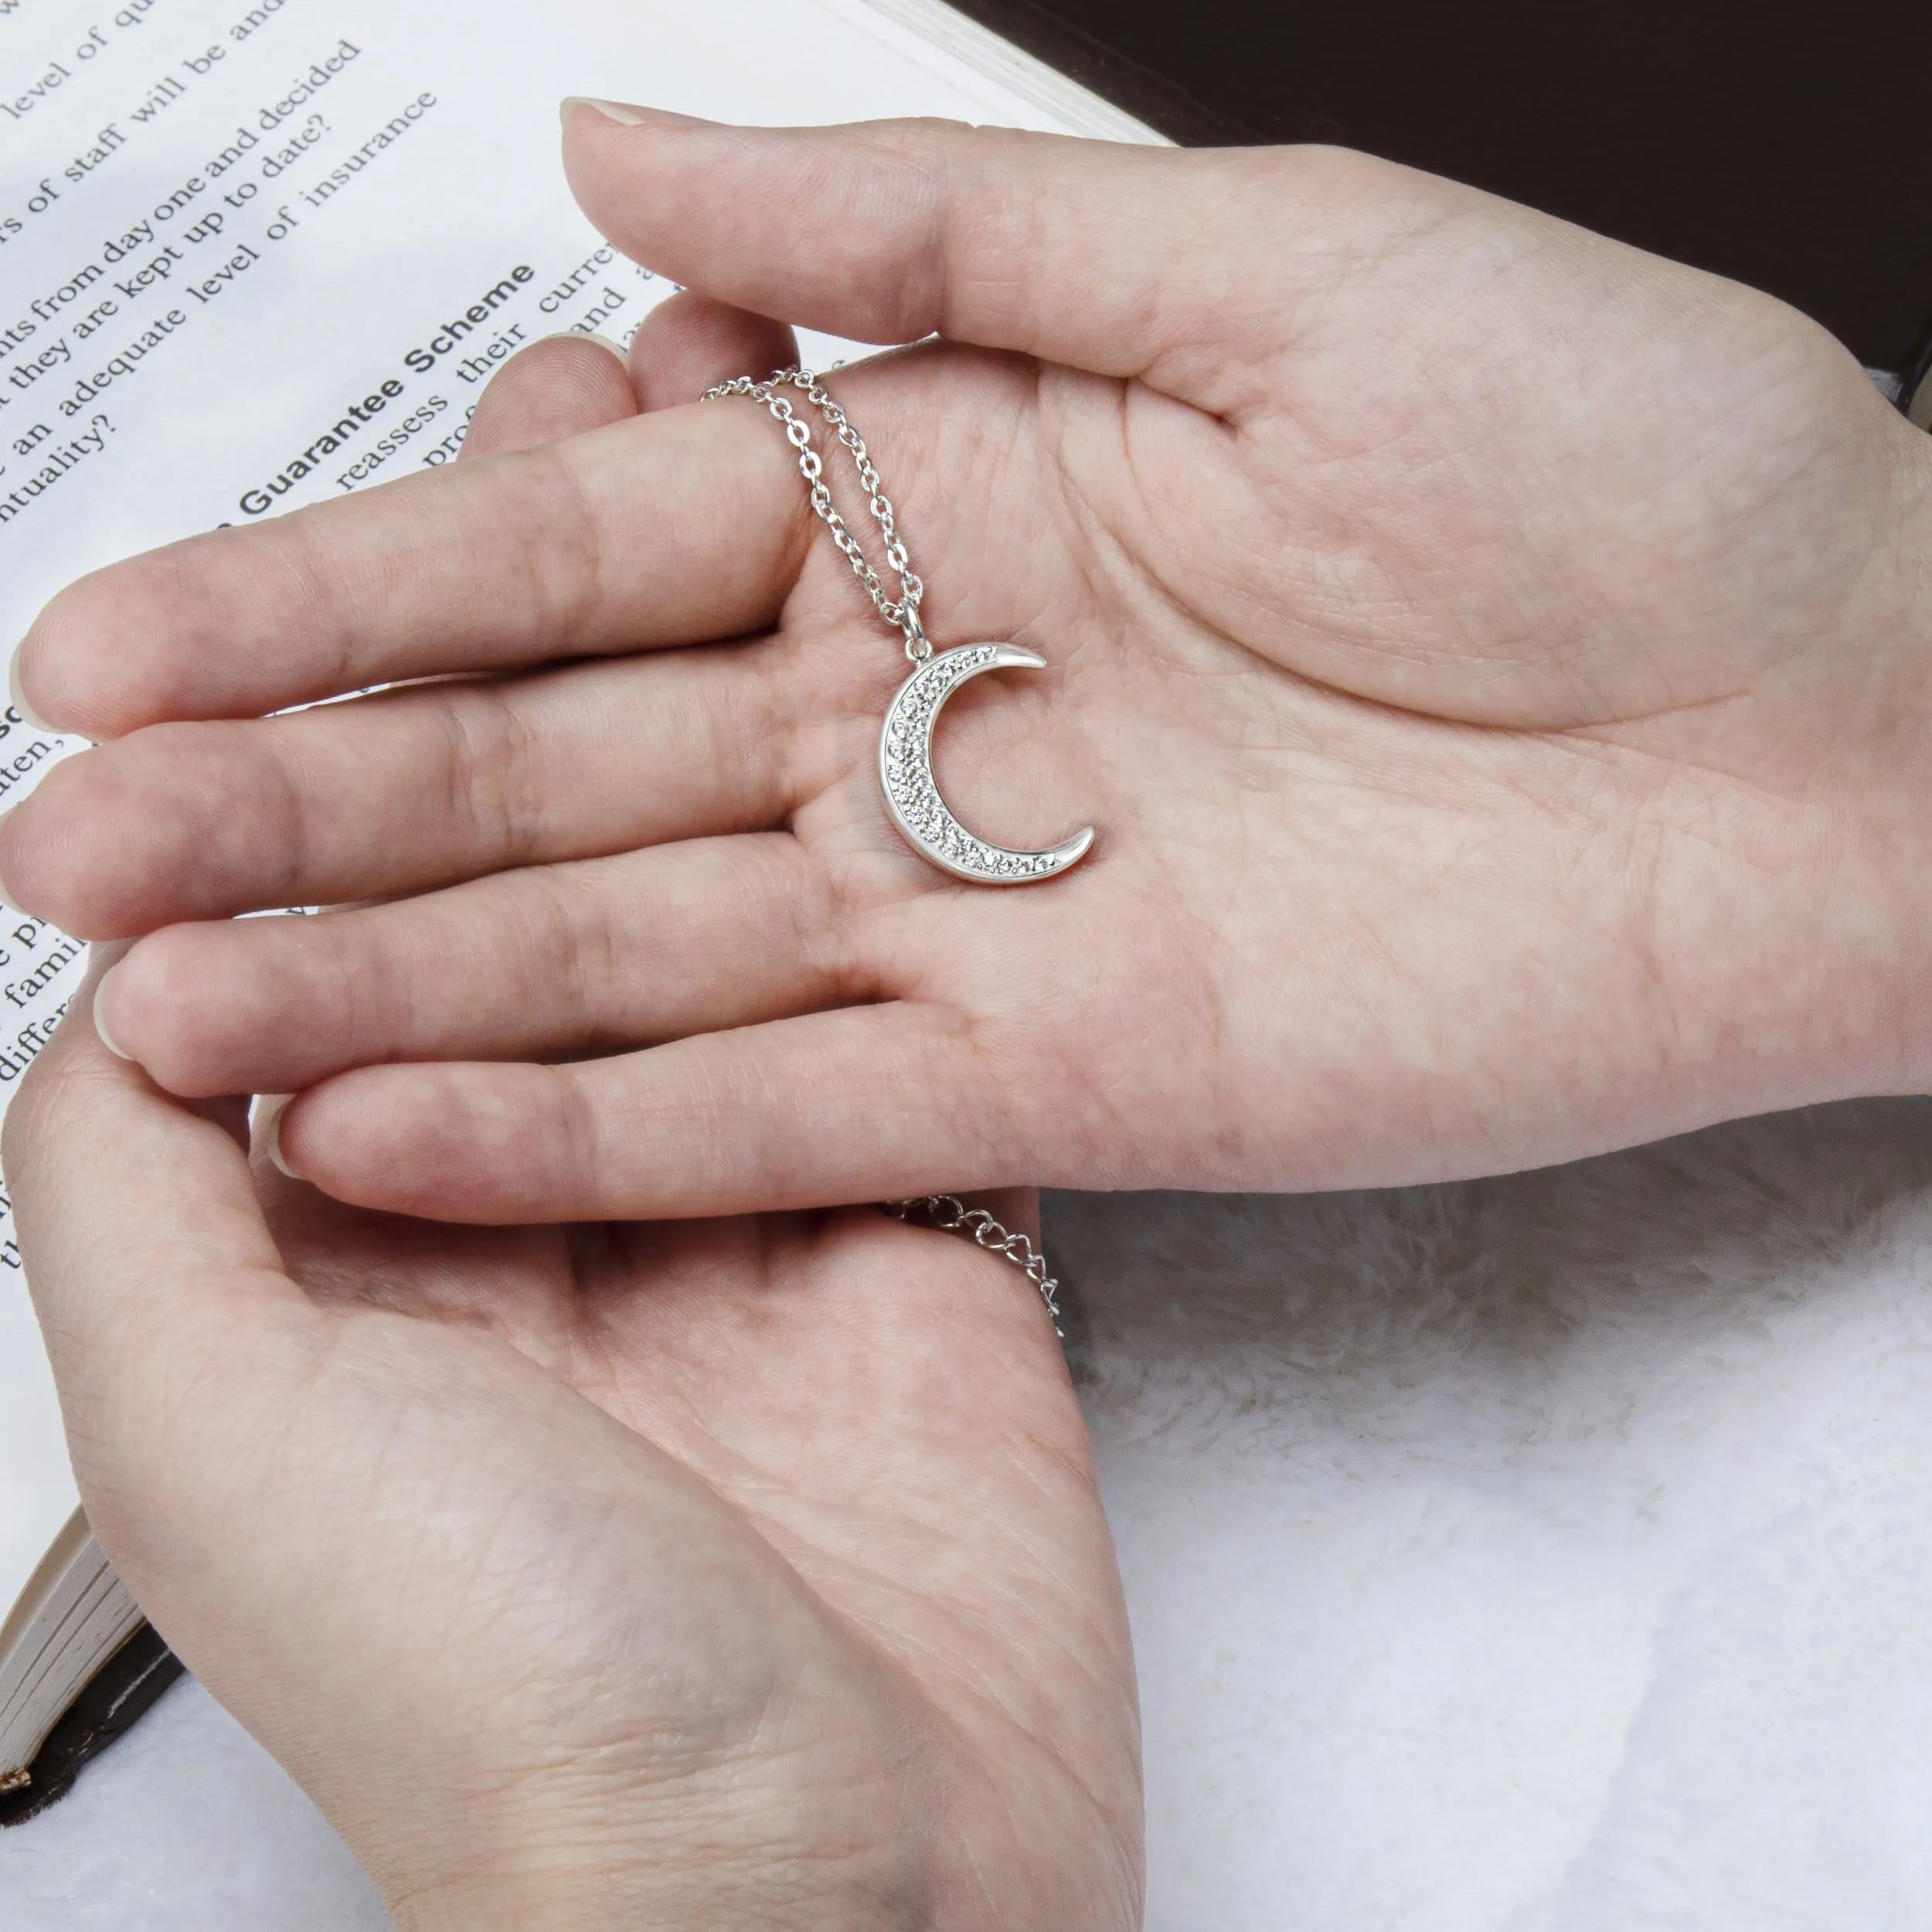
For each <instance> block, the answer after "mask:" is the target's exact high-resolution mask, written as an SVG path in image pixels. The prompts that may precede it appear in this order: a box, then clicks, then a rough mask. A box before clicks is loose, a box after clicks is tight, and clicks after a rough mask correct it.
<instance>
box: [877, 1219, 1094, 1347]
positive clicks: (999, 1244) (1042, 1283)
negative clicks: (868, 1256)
mask: <svg viewBox="0 0 1932 1932" xmlns="http://www.w3.org/2000/svg"><path fill="white" fill-rule="evenodd" d="M880 1205H881V1206H883V1208H884V1209H885V1210H886V1213H888V1214H889V1215H890V1216H892V1217H893V1219H894V1220H895V1221H907V1220H910V1219H911V1218H912V1217H913V1215H915V1214H923V1216H925V1217H926V1219H927V1224H928V1225H929V1226H932V1227H936V1228H938V1229H940V1230H941V1231H942V1232H943V1233H947V1234H970V1235H971V1236H972V1237H973V1239H974V1240H975V1241H977V1242H978V1243H979V1245H980V1246H981V1247H983V1248H985V1249H986V1250H988V1251H989V1252H990V1253H994V1254H1003V1255H1005V1257H1006V1258H1007V1260H1009V1261H1010V1262H1012V1264H1013V1265H1014V1267H1016V1268H1018V1269H1019V1270H1021V1271H1022V1273H1023V1274H1025V1275H1026V1278H1027V1280H1028V1281H1031V1282H1032V1284H1033V1286H1034V1287H1036V1288H1037V1289H1039V1298H1040V1299H1041V1300H1042V1301H1044V1302H1045V1303H1046V1312H1047V1314H1048V1315H1049V1317H1050V1318H1052V1321H1053V1332H1054V1333H1055V1334H1056V1335H1058V1336H1059V1337H1060V1339H1061V1340H1062V1341H1063V1342H1064V1341H1065V1340H1066V1330H1065V1329H1064V1328H1062V1327H1061V1326H1060V1284H1059V1283H1058V1282H1057V1281H1055V1280H1054V1279H1053V1277H1052V1276H1051V1275H1050V1274H1048V1273H1047V1272H1046V1256H1045V1255H1043V1253H1040V1251H1039V1249H1038V1248H1036V1247H1034V1245H1033V1243H1032V1241H1031V1240H1029V1238H1028V1237H1027V1236H1026V1235H1024V1234H1014V1233H1010V1232H1009V1230H1006V1229H1005V1228H1003V1227H1002V1226H1000V1224H999V1223H998V1222H997V1221H995V1219H993V1217H992V1216H991V1215H990V1214H988V1213H987V1212H986V1210H985V1209H984V1208H969V1207H968V1206H967V1205H966V1203H965V1202H964V1201H962V1200H961V1199H960V1198H959V1197H958V1196H957V1195H956V1194H920V1195H916V1196H913V1199H911V1200H910V1201H886V1202H881V1203H880Z"/></svg>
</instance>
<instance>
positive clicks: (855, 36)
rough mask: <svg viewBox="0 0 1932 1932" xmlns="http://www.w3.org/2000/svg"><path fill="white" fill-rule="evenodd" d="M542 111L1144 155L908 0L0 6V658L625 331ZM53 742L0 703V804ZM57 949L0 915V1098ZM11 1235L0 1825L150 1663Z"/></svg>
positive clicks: (965, 23)
mask: <svg viewBox="0 0 1932 1932" xmlns="http://www.w3.org/2000/svg"><path fill="white" fill-rule="evenodd" d="M801 49H806V50H808V55H807V56H805V57H801V52H800V50H801ZM565 94H598V95H604V96H607V97H611V98H614V99H617V100H640V101H645V102H648V103H651V104H655V105H658V106H662V107H672V108H676V109H679V110H680V111H684V112H686V113H690V114H702V115H706V116H709V117H714V118H719V119H727V120H740V121H767V122H804V121H841V120H853V119H864V118H868V117H880V116H886V115H901V114H941V115H946V116H950V117H954V118H956V119H961V120H967V121H980V122H992V123H999V124H1005V125H1009V126H1023V127H1033V128H1049V129H1054V130H1057V131H1063V132H1066V133H1075V134H1094V135H1100V136H1105V137H1108V138H1114V139H1121V140H1139V141H1145V140H1151V139H1153V138H1155V137H1154V136H1153V135H1151V134H1150V133H1149V132H1148V130H1147V129H1145V128H1143V127H1142V126H1141V124H1139V123H1138V122H1136V121H1132V120H1130V119H1129V118H1128V117H1126V116H1125V115H1124V114H1121V113H1120V112H1118V111H1117V110H1115V109H1114V108H1112V107H1109V106H1108V105H1107V104H1106V103H1105V102H1104V101H1102V100H1099V99H1097V97H1094V95H1092V94H1088V93H1087V92H1086V91H1084V90H1083V89H1081V88H1080V87H1077V86H1076V85H1075V84H1074V83H1072V82H1071V81H1069V80H1066V79H1064V78H1063V77H1061V76H1060V75H1058V74H1056V73H1054V72H1053V70H1051V69H1049V68H1046V67H1044V66H1041V65H1040V64H1039V63H1038V62H1037V61H1036V60H1033V59H1032V58H1031V57H1030V56H1028V55H1026V54H1024V53H1021V52H1020V51H1019V49H1015V48H1014V47H1012V46H1009V44H1008V43H1005V41H1003V40H1001V39H998V37H997V36H994V35H992V34H990V33H988V32H986V31H985V29H982V28H980V27H978V26H975V24H974V23H973V22H971V21H969V20H968V19H965V18H964V16H963V15H959V14H957V13H955V12H952V11H951V9H949V8H947V7H946V6H944V5H941V4H940V0H706V4H705V5H702V6H701V7H693V6H690V5H673V4H672V0H558V4H555V5H549V6H545V7H542V8H532V7H529V6H526V5H521V4H518V3H516V0H410V4H409V5H406V6H397V5H395V4H394V0H165V4H163V0H127V3H126V4H125V5H121V4H112V5H90V4H82V3H81V0H0V640H4V642H5V647H6V648H11V644H12V640H14V639H15V638H18V637H19V635H20V634H21V632H22V631H23V630H24V629H25V628H26V624H27V623H28V622H29V620H30V619H31V617H32V615H33V613H34V611H36V609H37V608H38V607H39V605H40V604H41V603H42V602H43V601H44V600H45V599H46V597H49V595H51V594H52V593H53V591H55V590H57V589H58V588H59V587H60V586H61V585H62V584H63V583H66V582H67V581H68V580H70V579H72V578H73V577H77V576H79V575H80V573H83V571H85V570H90V569H92V568H93V567H94V566H97V565H98V564H100V563H106V562H107V561H109V560H111V559H113V558H114V557H117V556H123V555H125V554H127V553H129V552H131V551H134V550H138V549H145V548H147V547H148V546H151V545H154V544H157V543H165V542H167V541H168V540H169V539H173V538H175V537H179V536H185V535H187V534H189V532H192V531H195V530H197V529H206V528H209V527H210V526H214V525H216V524H220V523H228V522H246V521H247V520H248V519H251V518H254V517H257V516H263V515H273V514H275V513H277V512H281V511H283V510H286V509H292V508H294V507H295V506H296V505H299V504H301V503H304V502H315V501H317V500H318V499H320V498H325V497H328V496H332V495H337V494H338V493H339V492H342V491H345V490H354V489H359V488H364V487H366V486H367V485H371V484H374V483H379V482H386V481H389V480H390V479H392V478H396V477H399V476H403V475H406V474H409V473H410V471H413V470H416V469H420V468H426V467H427V468H433V467H435V466H437V465H438V464H444V463H447V462H448V461H451V460H452V459H453V458H454V456H455V454H456V453H457V450H458V449H459V448H460V447H461V444H462V440H463V434H464V427H465V425H466V423H467V422H468V418H469V416H470V413H471V410H473V408H474V404H475V401H476V398H477V396H478V394H479V393H480V392H481V386H482V385H483V383H485V382H486V381H487V380H488V377H489V376H490V375H491V374H492V372H493V371H494V370H495V369H496V368H497V367H498V366H500V364H501V363H502V362H503V361H504V360H505V359H507V358H508V357H509V355H511V354H512V353H513V352H515V350H516V349H518V348H519V347H520V346H522V345H523V344H525V343H527V342H533V341H536V339H537V338H539V337H541V336H543V335H549V334H554V333H556V332H561V331H564V330H569V329H577V330H582V331H586V332H592V331H594V332H597V333H599V334H602V335H607V336H612V337H615V338H618V339H624V338H627V337H628V335H629V334H630V332H631V331H632V330H634V328H635V327H636V326H637V324H638V321H639V320H640V319H641V317H642V316H643V315H644V314H645V311H646V310H648V308H650V307H651V304H653V303H654V302H655V301H658V299H659V298H661V297H662V296H663V295H664V294H667V293H668V292H669V291H668V289H667V288H666V287H665V284H662V282H660V281H656V280H654V279H653V277H651V275H650V274H648V273H647V272H646V271H645V270H641V269H639V268H638V267H636V266H634V264H631V263H630V262H628V261H626V260H624V259H623V258H621V257H619V256H617V254H615V253H614V251H613V250H611V248H610V247H607V245H606V244H605V243H604V241H603V240H602V239H601V237H600V236H598V235H597V233H595V232H594V230H592V229H591V228H590V226H589V224H588V223H586V222H585V221H584V219H583V217H582V216H580V214H579V213H577V210H576V209H575V208H574V206H573V205H572V203H571V202H570V197H569V196H568V194H567V192H566V189H565V187H564V184H563V176H562V172H561V170H560V167H559V165H558V160H557V123H556V103H557V100H559V99H560V97H562V96H563V95H565ZM849 346H850V345H845V344H841V343H837V342H832V341H829V340H828V339H826V338H809V339H808V340H807V342H806V343H805V345H804V347H805V352H806V355H807V357H808V359H811V360H814V361H815V362H817V364H818V366H821V367H822V366H825V364H826V363H827V362H831V361H833V360H835V359H837V358H838V356H839V355H841V354H842V353H844V352H846V351H847V350H848V349H849ZM760 373H762V372H760ZM77 748H78V747H76V746H75V745H73V744H72V743H69V742H67V741H65V740H62V739H60V737H58V736H55V735H53V734H51V733H46V732H43V731H39V730H36V728H35V727H33V726H31V725H29V724H27V723H25V722H24V721H23V720H22V719H21V718H20V716H19V714H18V713H16V712H14V711H12V710H9V711H8V712H7V713H5V716H4V717H0V808H4V807H5V806H8V805H11V804H17V803H18V802H19V800H20V798H22V797H23V796H25V795H26V793H27V792H28V791H30V790H31V789H32V786H33V785H34V784H35V783H36V781H38V779H39V777H40V776H41V775H42V774H43V773H44V772H45V771H46V770H47V769H48V768H49V766H50V765H52V764H53V763H55V762H56V761H57V760H59V759H60V758H61V757H63V756H64V755H66V753H68V752H70V750H75V749H77ZM83 956H84V948H83V947H81V946H80V945H79V944H77V943H76V942H75V941H73V940H71V939H69V938H68V937H66V936H65V935H63V934H60V933H59V932H56V931H55V930H53V928H51V927H47V926H46V925H44V924H43V923H40V922H39V921H37V920H33V919H31V918H28V917H26V916H25V915H22V914H18V913H11V912H9V913H6V914H5V918H4V920H0V1016H4V1019H3V1020H0V1107H4V1105H5V1100H6V1098H7V1097H9V1096H10V1095H11V1094H12V1092H13V1091H14V1090H15V1087H16V1086H17V1084H18V1083H19V1079H20V1077H21V1075H22V1073H24V1072H25V1071H26V1068H27V1066H29V1064H30V1063H31V1062H32V1060H33V1057H34V1056H35V1055H36V1053H38V1052H39V1050H40V1048H41V1046H43V1044H44V1043H45V1042H46V1039H47V1038H48V1036H49V1033H50V1032H51V1031H52V1029H53V1027H54V1026H55V1025H56V1023H57V1022H59V1020H60V1016H61V1015H62V1014H63V1012H65V1011H66V1005H67V1003H68V1002H69V1000H70V998H72V996H73V991H74V988H76V986H77V984H78V982H79V980H80V974H81V971H82V968H83ZM76 1501H77V1498H76V1496H75V1493H74V1488H73V1479H72V1477H71V1475H70V1472H69V1470H68V1467H67V1462H66V1454H65V1451H64V1447H63V1439H62V1436H61V1432H60V1415H59V1412H58V1410H57V1408H56V1403H55V1400H54V1395H53V1386H52V1382H51V1379H50V1377H49V1373H48V1369H47V1366H46V1358H45V1355H44V1353H43V1350H42V1349H41V1346H40V1343H39V1334H38V1332H37V1330H36V1328H35V1325H34V1322H33V1318H32V1312H31V1310H30V1308H29V1305H28V1302H27V1298H26V1287H25V1283H24V1280H23V1277H22V1273H21V1256H20V1252H19V1247H17V1245H16V1244H15V1242H14V1240H13V1239H12V1226H11V1210H10V1209H7V1208H6V1207H5V1201H4V1196H0V1620H3V1621H0V1821H6V1820H7V1819H8V1818H11V1817H17V1816H20V1815H26V1813H27V1812H29V1811H31V1810H32V1808H35V1807H36V1805H38V1804H42V1803H44V1802H45V1801H46V1800H47V1798H49V1796H51V1795H53V1794H56V1792H57V1791H58V1789H59V1788H60V1787H62V1785H63V1784H64V1782H65V1781H66V1780H67V1779H68V1778H70V1777H71V1775H72V1772H73V1769H74V1767H75V1766H76V1765H77V1764H78V1763H79V1762H80V1761H81V1760H83V1759H84V1757H86V1756H87V1754H88V1753H90V1751H91V1750H94V1749H97V1748H98V1747H99V1744H100V1743H101V1742H103V1741H104V1740H107V1738H110V1737H111V1736H114V1735H115V1734H116V1733H117V1731H118V1730H120V1729H122V1728H124V1726H125V1725H126V1723H128V1722H131V1720H132V1718H133V1717H134V1716H135V1715H138V1712H139V1711H140V1710H141V1709H143V1708H145V1705H146V1703H147V1702H151V1701H152V1699H153V1698H154V1697H155V1696H158V1694H159V1692H160V1691H161V1690H162V1689H163V1688H165V1685H166V1683H167V1682H168V1681H170V1678H171V1675H172V1672H173V1671H174V1670H175V1668H178V1667H175V1666H174V1665H173V1664H172V1659H170V1658H168V1656H167V1654H166V1652H165V1649H164V1648H162V1645H161V1643H160V1641H159V1640H158V1638H156V1637H155V1635H154V1634H153V1633H152V1632H151V1631H148V1630H147V1629H146V1627H145V1624H143V1622H142V1620H141V1614H140V1611H139V1610H138V1608H137V1607H136V1606H135V1605H134V1603H133V1601H132V1600H131V1598H130V1597H128V1594H127V1592H126V1591H125V1590H124V1589H123V1588H122V1587H121V1584H120V1583H119V1580H118V1579H117V1578H116V1577H115V1576H114V1573H113V1571H112V1570H111V1569H110V1568H109V1567H108V1566H107V1563H106V1562H105V1560H104V1558H103V1557H102V1556H101V1554H100V1549H99V1547H98V1546H97V1545H96V1544H95V1543H94V1540H93V1539H92V1538H91V1536H89V1535H88V1533H87V1525H86V1522H85V1519H83V1517H81V1516H80V1515H79V1514H78V1513H77V1510H76ZM9 1605H11V1606H12V1610H11V1612H10V1613H9V1611H8V1606H9ZM90 1686H91V1689H90ZM83 1693H84V1695H83Z"/></svg>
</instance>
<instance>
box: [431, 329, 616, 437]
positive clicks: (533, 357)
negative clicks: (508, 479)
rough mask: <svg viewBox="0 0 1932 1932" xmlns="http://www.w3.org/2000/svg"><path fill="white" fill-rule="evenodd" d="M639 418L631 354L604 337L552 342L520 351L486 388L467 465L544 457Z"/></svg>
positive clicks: (565, 338)
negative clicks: (533, 454)
mask: <svg viewBox="0 0 1932 1932" xmlns="http://www.w3.org/2000/svg"><path fill="white" fill-rule="evenodd" d="M637 413H638V403H637V398H636V397H635V396H634V395H632V393H631V372H630V370H629V369H628V367H627V366H625V363H624V352H623V351H622V350H621V349H619V348H617V345H615V344H614V343H612V342H606V341H605V340H604V338H603V337H602V336H600V335H552V336H548V337H546V338H545V339H544V340H543V341H542V342H532V344H531V345H529V348H528V349H519V350H518V351H517V352H516V353H515V355H512V357H511V358H510V359H509V361H508V362H505V364H504V365H503V366H502V368H501V369H498V371H497V372H496V373H495V375H494V376H492V377H491V378H490V379H489V381H488V383H485V385H484V389H483V393H482V394H481V396H479V397H478V399H477V404H476V413H475V414H474V416H472V417H471V418H470V424H469V428H468V430H467V431H466V432H465V434H464V437H463V447H462V448H461V450H460V451H457V461H459V462H474V461H476V459H477V458H478V457H483V456H502V455H505V454H508V453H509V452H510V451H513V450H534V449H541V448H542V447H543V445H544V444H546V443H561V442H562V441H563V440H564V439H565V438H566V437H571V436H581V435H583V434H585V433H586V432H587V431H588V430H595V429H601V428H603V427H604V425H605V424H606V423H622V422H624V421H627V420H628V419H629V418H631V417H633V416H635V415H636V414H637Z"/></svg>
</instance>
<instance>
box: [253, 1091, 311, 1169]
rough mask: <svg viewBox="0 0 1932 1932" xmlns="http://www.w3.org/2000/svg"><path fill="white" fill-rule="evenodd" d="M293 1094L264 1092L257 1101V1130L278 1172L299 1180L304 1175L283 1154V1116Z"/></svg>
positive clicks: (266, 1152) (263, 1149)
mask: <svg viewBox="0 0 1932 1932" xmlns="http://www.w3.org/2000/svg"><path fill="white" fill-rule="evenodd" d="M293 1099H294V1094H274V1095H270V1094H263V1095H261V1096H260V1097H259V1098H258V1099H257V1101H256V1103H255V1131H256V1132H257V1134H260V1136H261V1137H262V1151H263V1152H264V1153H265V1154H266V1155H267V1156H268V1158H269V1159H270V1162H273V1163H274V1168H275V1171H276V1172H277V1173H278V1174H281V1175H284V1176H286V1177H287V1179H289V1180H291V1181H299V1180H300V1179H301V1178H302V1177H301V1175H299V1174H298V1173H297V1172H295V1170H294V1168H292V1167H291V1166H290V1165H288V1162H287V1160H286V1159H285V1158H284V1156H283V1154H282V1116H283V1115H284V1114H286V1113H287V1111H288V1104H289V1102H290V1101H291V1100H293Z"/></svg>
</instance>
